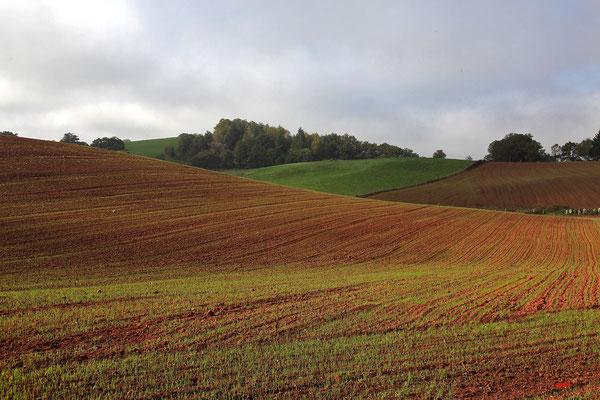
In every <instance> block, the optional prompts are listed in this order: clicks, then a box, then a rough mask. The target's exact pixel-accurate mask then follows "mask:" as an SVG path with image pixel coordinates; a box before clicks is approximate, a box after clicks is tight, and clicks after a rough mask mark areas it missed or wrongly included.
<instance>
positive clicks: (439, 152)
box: [433, 150, 446, 158]
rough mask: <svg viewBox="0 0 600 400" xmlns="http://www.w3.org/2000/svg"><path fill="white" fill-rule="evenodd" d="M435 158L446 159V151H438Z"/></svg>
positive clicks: (434, 155) (434, 154)
mask: <svg viewBox="0 0 600 400" xmlns="http://www.w3.org/2000/svg"><path fill="white" fill-rule="evenodd" d="M433 158H446V153H444V150H436V151H435V152H434V153H433Z"/></svg>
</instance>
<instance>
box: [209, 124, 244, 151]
mask: <svg viewBox="0 0 600 400" xmlns="http://www.w3.org/2000/svg"><path fill="white" fill-rule="evenodd" d="M247 129H248V122H247V121H245V120H242V119H239V118H236V119H234V120H233V121H232V120H229V119H224V118H223V119H221V120H220V121H219V123H218V124H217V125H216V126H215V129H214V131H213V141H214V142H217V143H223V144H224V145H226V146H227V148H228V149H229V150H233V149H235V145H236V144H237V142H238V141H239V140H240V139H242V137H243V136H244V133H246V130H247Z"/></svg>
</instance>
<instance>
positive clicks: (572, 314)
mask: <svg viewBox="0 0 600 400" xmlns="http://www.w3.org/2000/svg"><path fill="white" fill-rule="evenodd" d="M0 200H1V202H2V207H0V229H1V236H0V328H1V329H0V398H17V399H19V398H23V399H29V398H50V399H55V398H57V399H59V398H107V399H108V398H112V399H121V398H127V399H129V398H135V399H162V398H190V399H196V398H229V399H249V398H253V399H265V398H266V399H297V398H311V399H312V398H322V399H347V398H365V399H387V398H414V399H421V398H435V399H457V398H458V399H461V398H462V399H467V398H494V399H497V398H499V399H514V398H523V397H527V396H530V397H528V398H536V399H542V398H543V399H546V398H558V399H561V398H562V399H566V398H570V399H574V398H585V399H597V393H599V392H600V360H599V358H598V354H600V340H598V339H599V337H600V308H599V307H600V294H599V288H600V225H599V224H598V221H597V219H594V218H587V217H581V218H568V217H561V216H538V215H525V214H518V213H504V212H497V211H489V210H478V209H468V208H456V207H438V206H427V205H414V204H397V203H391V202H383V201H372V200H369V199H361V198H352V197H342V196H333V195H329V194H324V193H317V192H311V191H305V190H299V189H294V188H287V187H282V186H277V185H271V184H266V183H262V182H257V181H252V180H248V179H240V178H237V177H234V176H228V175H224V174H220V173H215V172H210V171H206V170H202V169H198V168H192V167H186V166H182V165H178V164H175V163H165V162H160V161H157V160H152V159H149V158H143V157H136V156H132V155H129V154H124V153H121V152H112V151H107V150H101V149H95V148H89V147H83V146H76V145H69V144H64V143H55V142H45V141H38V140H31V139H23V138H15V137H2V136H0ZM557 385H558V387H557ZM536 396H539V397H536Z"/></svg>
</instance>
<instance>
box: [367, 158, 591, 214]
mask: <svg viewBox="0 0 600 400" xmlns="http://www.w3.org/2000/svg"><path fill="white" fill-rule="evenodd" d="M370 197H371V198H374V199H378V200H388V201H397V202H407V203H420V204H439V205H449V206H461V207H478V208H498V209H518V208H522V209H531V208H535V207H538V206H543V207H552V206H568V207H571V208H588V209H590V208H600V162H577V163H486V164H484V165H482V166H480V167H477V168H472V169H469V170H467V171H465V172H462V173H459V174H457V175H454V176H451V177H449V178H448V179H443V180H440V181H437V182H433V183H429V184H424V185H419V186H414V187H410V188H405V189H398V190H394V191H389V192H384V193H378V194H375V195H373V196H370Z"/></svg>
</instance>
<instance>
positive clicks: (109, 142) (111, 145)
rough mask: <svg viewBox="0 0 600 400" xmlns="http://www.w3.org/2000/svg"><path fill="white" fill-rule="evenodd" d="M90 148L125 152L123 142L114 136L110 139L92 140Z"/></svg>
mask: <svg viewBox="0 0 600 400" xmlns="http://www.w3.org/2000/svg"><path fill="white" fill-rule="evenodd" d="M92 147H99V148H101V149H106V150H125V142H123V141H122V140H121V139H119V138H118V137H116V136H113V137H110V138H109V137H103V138H98V139H94V141H93V142H92Z"/></svg>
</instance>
